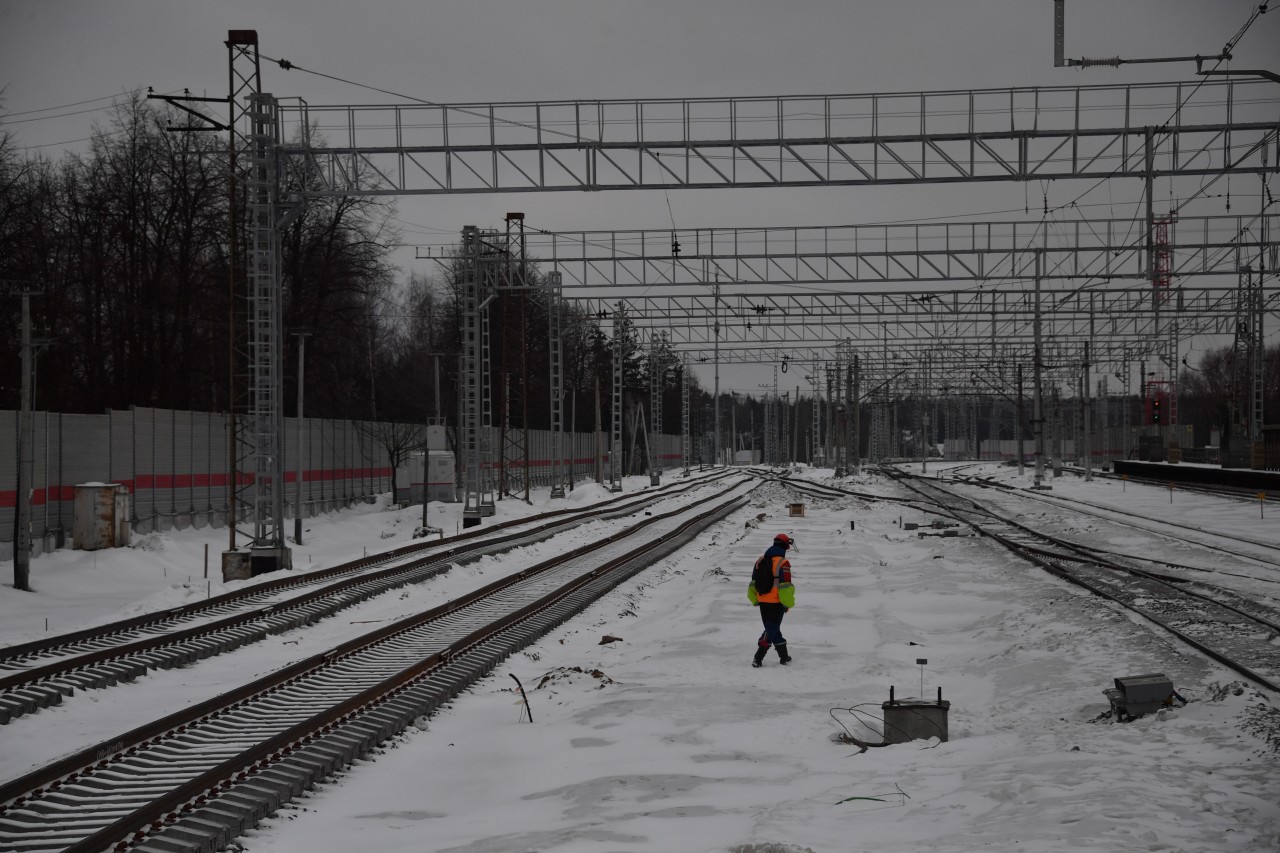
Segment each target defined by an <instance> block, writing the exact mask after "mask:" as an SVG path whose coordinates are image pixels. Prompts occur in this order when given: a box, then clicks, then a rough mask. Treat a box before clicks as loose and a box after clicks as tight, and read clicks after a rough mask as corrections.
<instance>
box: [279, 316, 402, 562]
mask: <svg viewBox="0 0 1280 853" xmlns="http://www.w3.org/2000/svg"><path fill="white" fill-rule="evenodd" d="M310 334H311V333H310V332H294V333H293V336H294V337H295V338H297V339H298V428H297V430H296V431H295V433H294V435H295V436H296V439H295V441H294V450H293V452H294V453H295V454H296V457H297V458H295V459H294V463H295V464H294V469H295V470H294V475H293V543H294V544H295V545H301V544H302V390H303V387H304V383H303V379H304V375H305V374H304V371H305V369H306V363H307V362H306V353H307V336H308V335H310ZM426 470H427V469H426V465H425V464H424V465H423V468H422V471H423V477H422V480H423V482H422V506H423V519H424V520H423V524H426V520H425V519H426V505H427V483H426V479H427V478H426Z"/></svg>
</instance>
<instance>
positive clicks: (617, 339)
mask: <svg viewBox="0 0 1280 853" xmlns="http://www.w3.org/2000/svg"><path fill="white" fill-rule="evenodd" d="M626 322H627V309H626V307H625V306H624V305H623V303H622V301H621V300H619V301H618V307H617V310H616V311H614V314H613V386H612V388H611V389H610V397H611V399H612V402H613V411H612V417H611V418H610V421H611V426H610V430H609V491H611V492H620V491H622V375H623V374H622V362H623V361H624V360H625V359H626V357H627V352H626V334H625V327H626Z"/></svg>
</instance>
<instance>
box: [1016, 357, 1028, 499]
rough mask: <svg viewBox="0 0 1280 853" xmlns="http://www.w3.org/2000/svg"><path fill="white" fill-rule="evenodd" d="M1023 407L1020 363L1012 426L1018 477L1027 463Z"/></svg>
mask: <svg viewBox="0 0 1280 853" xmlns="http://www.w3.org/2000/svg"><path fill="white" fill-rule="evenodd" d="M1023 407H1024V404H1023V401H1022V365H1021V364H1019V365H1018V412H1017V420H1018V423H1017V424H1016V426H1015V427H1014V435H1015V437H1016V438H1017V439H1018V476H1019V477H1021V476H1022V475H1023V474H1025V473H1026V469H1027V465H1026V461H1025V458H1026V455H1027V454H1026V446H1025V442H1026V431H1025V430H1024V429H1023V428H1022V425H1023V423H1024V422H1025V418H1026V415H1025V413H1024V412H1023Z"/></svg>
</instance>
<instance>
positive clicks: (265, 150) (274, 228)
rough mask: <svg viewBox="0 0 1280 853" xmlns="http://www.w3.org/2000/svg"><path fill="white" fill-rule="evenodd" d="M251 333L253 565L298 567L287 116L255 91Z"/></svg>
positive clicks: (250, 113) (249, 184)
mask: <svg viewBox="0 0 1280 853" xmlns="http://www.w3.org/2000/svg"><path fill="white" fill-rule="evenodd" d="M248 98H249V108H248V110H247V111H246V116H247V118H248V121H249V133H248V139H247V142H248V151H247V152H246V153H247V155H248V173H247V180H246V187H245V189H246V193H247V199H246V202H247V204H246V208H247V212H248V218H249V221H248V241H249V245H248V252H247V261H248V295H249V306H248V307H249V311H248V324H249V328H248V332H249V377H250V408H249V417H250V428H249V434H250V436H251V444H252V448H253V450H252V474H251V477H252V480H251V483H250V485H249V489H250V492H249V501H250V505H251V507H252V511H253V539H252V542H251V544H250V548H249V555H250V556H249V559H250V566H251V570H252V572H253V573H254V574H257V573H259V572H260V571H271V570H274V569H281V568H291V567H292V560H291V558H290V552H289V548H288V546H287V545H286V544H285V538H284V491H285V482H284V447H283V444H282V436H283V434H284V410H283V408H282V405H281V394H282V383H281V376H280V374H281V351H280V347H281V340H282V338H283V336H284V335H283V328H282V324H283V321H282V315H283V313H284V304H283V303H284V296H283V288H282V287H281V282H280V229H281V227H283V224H284V223H283V222H282V217H281V213H282V205H281V204H280V200H279V194H280V174H279V159H278V151H279V145H280V121H279V115H278V104H277V102H276V99H275V98H274V97H272V96H271V95H270V94H268V93H265V92H254V93H252V94H250V95H249V96H248Z"/></svg>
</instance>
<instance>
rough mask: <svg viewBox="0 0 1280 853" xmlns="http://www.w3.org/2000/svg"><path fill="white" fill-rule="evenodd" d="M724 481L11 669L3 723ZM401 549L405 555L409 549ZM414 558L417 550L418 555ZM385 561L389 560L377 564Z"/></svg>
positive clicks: (4, 680) (106, 637)
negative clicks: (85, 691)
mask: <svg viewBox="0 0 1280 853" xmlns="http://www.w3.org/2000/svg"><path fill="white" fill-rule="evenodd" d="M722 476H723V475H720V476H717V477H714V478H704V479H702V480H698V481H696V482H694V483H686V484H683V485H680V486H679V487H676V488H668V489H666V490H663V492H662V493H661V494H657V493H645V494H644V495H643V496H641V497H640V499H638V500H629V501H627V502H625V503H623V504H622V505H616V503H617V502H616V501H610V502H608V503H609V506H607V507H604V508H593V509H592V510H588V511H586V512H578V513H576V514H572V515H571V517H569V518H567V519H560V520H556V521H552V522H549V523H546V524H542V525H540V526H538V527H536V528H533V529H530V530H523V531H519V532H516V533H512V534H508V535H506V536H500V537H496V538H488V539H480V540H479V541H476V542H471V543H466V544H461V545H457V546H455V547H453V548H449V549H446V550H444V551H440V552H436V553H432V554H430V555H429V556H426V557H421V558H415V559H412V560H411V561H410V562H408V563H403V564H397V565H392V566H390V567H388V568H383V569H381V570H378V571H372V572H368V571H363V567H364V566H365V565H366V564H367V563H368V562H369V561H368V560H361V561H358V562H359V563H360V564H361V566H362V570H361V572H360V573H359V574H356V575H354V576H347V577H343V578H341V579H340V580H337V581H335V582H333V583H330V584H328V585H326V586H323V587H320V588H318V589H313V590H312V591H310V592H307V593H303V594H302V595H299V596H295V597H293V598H290V599H287V600H284V601H276V602H272V603H269V604H267V605H266V606H264V607H255V609H253V610H251V611H248V612H239V613H234V614H231V615H228V616H224V617H222V618H220V619H217V620H215V621H207V622H201V623H200V624H198V625H193V626H191V627H188V628H185V629H178V630H173V631H169V632H166V633H163V634H157V635H155V636H150V637H145V638H143V639H138V640H133V641H126V642H121V643H118V644H114V645H111V646H110V647H108V648H96V650H94V651H90V652H88V653H85V654H80V655H78V656H75V657H69V658H63V659H60V660H57V661H54V662H51V663H46V664H42V665H39V666H33V667H30V668H26V669H22V670H19V671H17V672H13V673H11V674H9V675H7V676H4V677H0V690H2V691H3V693H0V725H3V724H7V723H9V722H10V720H11V719H12V718H15V717H18V716H22V715H27V714H30V713H33V712H35V711H38V710H41V709H43V708H45V707H48V706H50V705H57V704H61V702H62V699H63V698H64V697H66V696H71V695H73V693H74V692H75V690H76V689H82V690H83V689H92V688H101V687H108V686H114V685H115V684H117V683H119V682H121V681H132V680H133V679H134V678H136V677H138V676H140V675H143V674H145V673H146V672H148V671H150V670H154V669H169V668H172V667H175V666H182V665H186V664H190V663H193V662H195V661H197V660H202V659H204V658H207V657H212V656H215V655H219V654H222V653H224V652H229V651H233V650H235V649H237V648H240V647H241V646H244V645H247V644H250V643H253V642H256V641H258V640H261V639H263V638H265V637H267V636H271V635H274V634H280V633H283V632H285V631H289V630H293V629H295V628H298V627H301V626H304V625H309V624H312V623H314V622H317V621H319V620H320V619H323V618H325V617H327V616H330V615H332V614H334V613H336V612H338V611H339V610H342V609H344V608H346V607H350V606H352V605H355V604H357V603H359V602H361V601H365V600H367V599H369V598H372V597H373V596H375V595H378V594H381V593H382V592H385V591H387V590H390V589H394V588H398V587H400V586H404V585H407V584H411V583H418V582H421V581H424V580H427V579H428V578H431V577H435V576H436V575H438V574H441V573H443V572H445V571H447V570H448V568H449V566H451V565H457V564H461V563H465V562H469V561H471V560H474V559H478V558H479V557H481V556H484V555H487V554H493V553H501V552H505V551H509V550H512V549H514V548H517V547H520V546H521V545H525V544H531V543H533V542H536V541H540V540H542V539H545V538H548V537H550V536H553V535H555V534H556V533H557V532H560V531H562V530H565V529H567V528H570V527H575V526H578V525H580V524H583V523H585V522H586V521H588V520H590V519H593V518H608V517H611V516H617V515H619V514H625V513H631V512H634V511H635V510H636V509H637V508H639V507H643V506H649V505H651V504H652V503H654V502H655V501H657V500H660V499H663V498H668V497H672V496H676V495H680V494H682V493H684V492H687V491H690V490H693V489H696V488H700V487H702V486H705V485H707V484H709V483H711V482H713V481H714V480H716V479H721V478H722ZM629 497H634V496H629ZM563 512H564V511H557V512H556V513H554V514H555V515H563ZM455 541H456V540H455ZM410 547H411V548H412V547H413V546H410ZM396 550H397V551H398V552H402V551H405V550H406V549H396ZM411 553H417V551H416V550H415V551H412V552H411ZM460 558H461V559H460ZM387 561H388V560H386V559H384V560H381V561H379V562H380V563H385V562H387ZM341 568H342V567H335V568H334V569H331V570H327V571H326V573H325V574H326V576H327V577H333V575H334V573H335V571H336V570H338V569H341ZM292 586H297V584H296V583H295V584H292ZM261 599H262V597H261V596H257V595H248V596H245V597H244V598H242V599H241V600H242V601H252V602H259V601H261ZM165 624H167V622H162V623H158V624H154V625H153V626H151V627H152V629H153V630H158V629H159V628H160V627H163V626H164V625H165ZM125 636H127V635H126V634H125V633H124V632H117V631H115V630H113V629H112V626H105V627H104V633H103V635H102V636H100V637H99V638H96V640H97V641H96V642H93V641H91V640H87V639H85V638H81V639H79V640H77V642H76V646H77V647H79V646H83V645H86V644H87V645H91V646H94V647H97V646H100V645H101V644H102V643H106V642H109V641H111V640H115V639H120V638H123V637H125ZM135 636H136V635H135ZM54 651H56V648H46V649H45V650H44V653H45V654H50V653H53V652H54Z"/></svg>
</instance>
